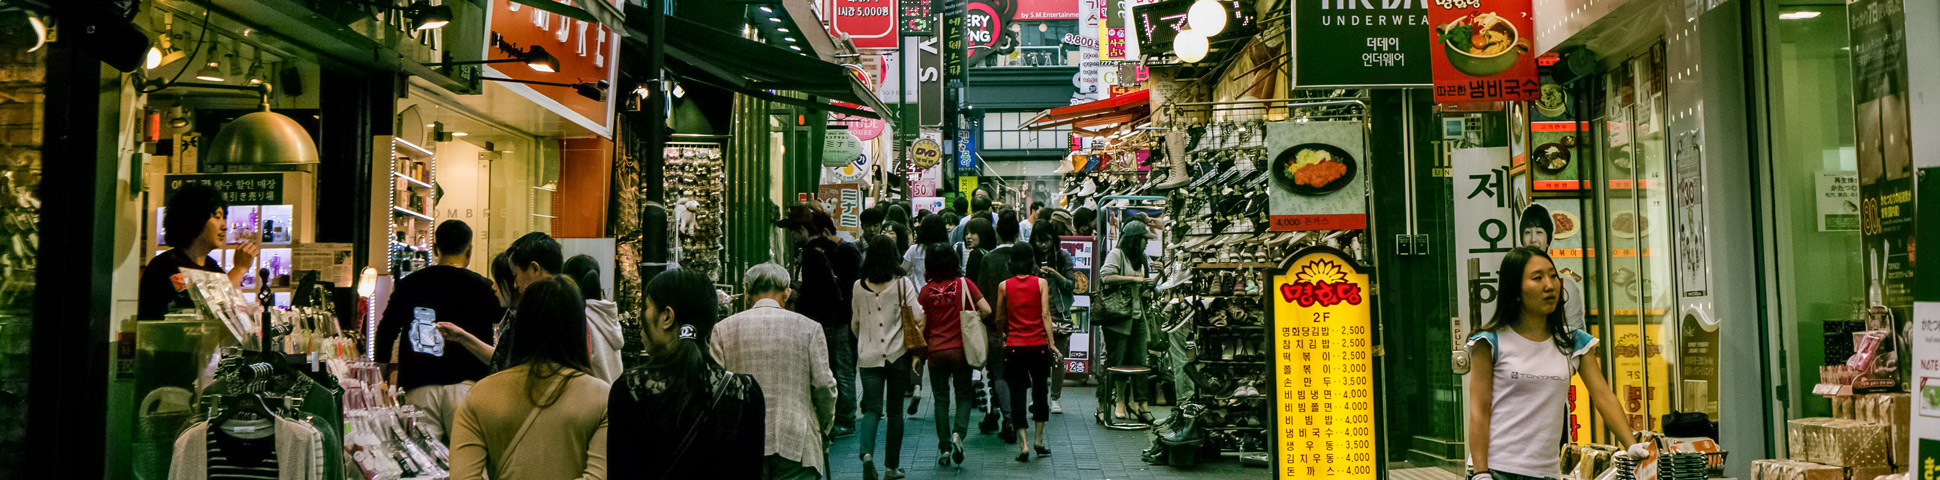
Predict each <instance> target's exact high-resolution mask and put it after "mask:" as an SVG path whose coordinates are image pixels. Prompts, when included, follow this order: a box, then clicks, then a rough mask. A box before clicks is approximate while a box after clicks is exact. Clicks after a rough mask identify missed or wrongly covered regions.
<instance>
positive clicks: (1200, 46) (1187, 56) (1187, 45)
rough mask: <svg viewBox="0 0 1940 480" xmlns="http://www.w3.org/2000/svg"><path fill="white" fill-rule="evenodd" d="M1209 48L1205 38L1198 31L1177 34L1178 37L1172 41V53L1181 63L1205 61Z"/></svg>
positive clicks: (1210, 46)
mask: <svg viewBox="0 0 1940 480" xmlns="http://www.w3.org/2000/svg"><path fill="white" fill-rule="evenodd" d="M1211 48H1212V45H1211V44H1210V43H1209V42H1208V41H1207V40H1206V36H1205V35H1204V34H1201V33H1199V31H1198V30H1186V31H1183V32H1179V36H1178V37H1176V38H1173V39H1172V53H1173V54H1174V55H1178V56H1179V61H1181V62H1186V63H1199V61H1200V60H1205V59H1206V51H1207V50H1210V49H1211Z"/></svg>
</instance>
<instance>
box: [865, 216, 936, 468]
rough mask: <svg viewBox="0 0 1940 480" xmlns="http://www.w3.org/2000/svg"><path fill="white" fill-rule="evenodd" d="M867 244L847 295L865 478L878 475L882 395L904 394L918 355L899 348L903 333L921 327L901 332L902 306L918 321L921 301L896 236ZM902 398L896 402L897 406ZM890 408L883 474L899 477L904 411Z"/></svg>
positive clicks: (920, 313) (878, 237) (920, 317)
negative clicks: (851, 291) (858, 378)
mask: <svg viewBox="0 0 1940 480" xmlns="http://www.w3.org/2000/svg"><path fill="white" fill-rule="evenodd" d="M867 242H868V244H869V250H868V251H867V252H863V255H862V279H861V280H857V281H856V283H855V287H854V288H855V294H854V295H853V296H851V298H852V299H853V300H851V301H850V306H851V307H853V311H854V312H855V314H854V315H853V316H851V317H850V320H849V322H850V329H851V331H853V332H855V337H856V345H857V352H856V367H857V369H859V371H860V373H861V377H862V416H860V417H857V418H858V419H859V420H861V425H859V426H858V429H857V430H858V431H859V432H860V433H861V436H862V438H861V444H860V450H861V452H862V455H861V460H862V470H863V474H862V475H863V476H862V478H864V479H874V478H876V464H875V451H876V424H877V422H880V421H881V420H882V417H883V404H884V403H885V399H886V398H887V399H896V400H900V399H901V398H902V394H903V392H906V391H908V390H909V385H910V382H911V381H913V380H914V379H913V378H912V376H911V375H910V363H911V362H913V361H915V359H916V357H917V355H915V354H911V352H909V351H907V350H905V349H904V348H903V336H904V335H905V334H906V333H907V334H910V335H922V332H921V331H916V332H904V330H903V310H904V309H909V312H910V314H911V315H914V318H916V319H917V321H918V322H919V323H920V322H921V321H922V320H921V319H922V318H923V310H922V309H923V307H922V306H920V305H918V304H917V302H916V286H915V284H914V283H911V282H910V281H909V279H907V278H904V277H903V275H904V271H903V267H902V260H903V259H902V257H900V256H898V255H896V241H895V240H894V239H891V238H889V237H888V236H884V235H876V236H873V237H870V238H868V240H867ZM900 403H901V402H900V401H899V402H898V406H899V407H900ZM895 410H897V408H893V407H892V408H891V409H890V411H889V414H888V415H889V432H888V436H889V439H888V440H889V445H888V450H887V451H885V452H884V454H883V456H884V461H883V465H884V466H885V467H886V470H885V471H884V472H883V477H882V478H885V479H887V480H896V479H899V478H903V470H902V468H900V467H901V466H902V456H903V455H902V452H903V416H902V415H899V414H898V412H896V411H895Z"/></svg>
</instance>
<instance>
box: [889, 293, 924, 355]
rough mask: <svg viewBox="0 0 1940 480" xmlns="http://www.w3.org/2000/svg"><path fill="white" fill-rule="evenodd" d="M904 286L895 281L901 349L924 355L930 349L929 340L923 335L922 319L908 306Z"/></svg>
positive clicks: (907, 295)
mask: <svg viewBox="0 0 1940 480" xmlns="http://www.w3.org/2000/svg"><path fill="white" fill-rule="evenodd" d="M905 281H906V280H905ZM904 287H905V285H904V283H903V281H898V282H896V307H897V308H899V309H901V310H902V315H903V350H907V351H909V354H910V355H917V356H924V355H925V354H927V353H928V352H929V350H930V340H929V338H927V336H926V335H924V332H923V319H922V318H918V317H917V316H916V311H914V310H910V308H909V290H908V289H906V288H904Z"/></svg>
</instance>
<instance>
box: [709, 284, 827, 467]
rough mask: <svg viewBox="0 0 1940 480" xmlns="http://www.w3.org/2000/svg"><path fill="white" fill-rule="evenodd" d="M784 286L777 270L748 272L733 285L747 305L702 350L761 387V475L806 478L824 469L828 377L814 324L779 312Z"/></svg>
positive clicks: (784, 297) (784, 299)
mask: <svg viewBox="0 0 1940 480" xmlns="http://www.w3.org/2000/svg"><path fill="white" fill-rule="evenodd" d="M789 284H790V279H789V277H788V269H786V268H783V267H782V266H781V265H777V264H774V263H763V264H760V265H755V266H754V267H753V268H749V269H748V273H747V275H744V276H743V277H742V282H741V286H742V289H743V291H744V292H746V294H747V300H748V301H749V302H752V306H750V307H749V308H748V309H747V310H746V311H743V312H741V313H738V314H735V315H734V316H731V317H728V318H727V319H726V320H722V321H721V323H720V324H718V325H715V327H714V335H713V338H712V339H710V340H709V341H708V344H709V345H708V350H709V351H710V352H712V353H713V354H714V359H715V360H716V361H718V362H720V363H721V367H722V368H726V369H727V370H729V371H732V372H736V373H745V374H748V375H752V376H754V379H755V381H756V382H758V383H759V384H760V385H761V393H762V396H763V397H764V398H765V401H766V403H767V409H768V414H767V423H768V431H767V434H766V437H765V438H764V439H763V443H764V444H765V445H766V449H765V453H766V454H767V456H768V458H767V464H768V465H767V470H768V477H767V478H771V479H779V480H795V479H801V480H812V479H816V478H821V476H822V475H821V473H820V472H824V471H827V467H826V466H824V465H823V464H822V460H823V457H824V452H823V443H822V438H823V436H824V435H825V434H827V433H828V431H829V428H830V427H831V426H833V425H834V423H835V376H834V375H833V374H831V373H830V372H829V352H828V344H827V343H826V342H827V341H826V340H825V339H824V337H823V336H822V326H821V325H820V324H817V323H815V320H812V319H809V318H808V317H806V316H802V315H801V314H798V313H795V312H791V311H788V310H787V309H784V308H782V305H785V304H787V303H788V295H789V294H790V293H791V292H790V291H789Z"/></svg>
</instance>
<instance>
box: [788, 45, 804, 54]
mask: <svg viewBox="0 0 1940 480" xmlns="http://www.w3.org/2000/svg"><path fill="white" fill-rule="evenodd" d="M788 48H791V49H794V50H795V51H797V52H799V51H802V47H801V46H799V45H789V46H788Z"/></svg>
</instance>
